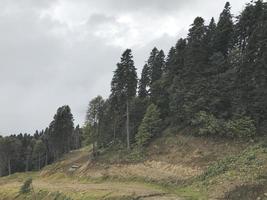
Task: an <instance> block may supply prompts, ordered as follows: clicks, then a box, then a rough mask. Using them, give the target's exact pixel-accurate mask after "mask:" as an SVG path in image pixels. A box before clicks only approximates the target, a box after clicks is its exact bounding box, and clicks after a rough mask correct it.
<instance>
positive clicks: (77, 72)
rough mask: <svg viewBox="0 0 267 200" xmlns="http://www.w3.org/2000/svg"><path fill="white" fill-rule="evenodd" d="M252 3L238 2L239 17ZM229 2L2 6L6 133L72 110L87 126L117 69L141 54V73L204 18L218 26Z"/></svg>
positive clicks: (68, 0) (1, 110) (38, 1)
mask: <svg viewBox="0 0 267 200" xmlns="http://www.w3.org/2000/svg"><path fill="white" fill-rule="evenodd" d="M246 2H248V1H247V0H232V2H231V4H232V12H233V13H235V14H238V13H239V11H241V10H242V8H243V7H244V5H245V3H246ZM224 4H225V0H216V1H215V0H205V1H203V0H0V93H1V94H0V133H1V134H14V133H20V132H23V133H24V132H27V133H33V132H34V131H35V130H36V129H43V128H45V127H46V126H47V125H48V124H49V123H50V121H51V120H52V118H53V115H54V113H55V112H56V109H57V108H58V107H59V106H62V105H66V104H68V105H70V107H71V109H72V112H73V114H74V117H75V123H80V124H82V123H83V120H84V115H85V111H86V107H87V104H88V102H89V100H90V99H91V98H93V97H95V96H96V95H98V94H101V95H102V96H104V97H106V96H107V95H108V94H109V88H110V81H111V78H112V73H113V70H114V69H115V68H116V63H117V62H118V61H119V59H120V55H121V53H122V52H123V50H124V49H126V48H132V49H133V55H134V58H135V63H136V67H137V68H138V69H139V71H140V69H141V67H142V66H143V64H144V62H145V60H146V59H147V57H148V55H149V52H150V50H151V49H152V48H153V47H154V46H157V47H158V48H160V49H164V50H165V51H166V52H167V51H168V49H169V48H170V47H171V46H172V45H174V44H175V42H176V40H177V39H178V38H179V37H185V36H186V34H187V30H188V28H189V25H190V24H191V23H192V21H193V19H194V18H195V17H196V16H202V17H204V18H205V19H206V20H207V21H208V20H209V19H210V18H211V17H212V16H214V17H216V18H218V15H219V13H220V12H221V10H222V8H223V6H224Z"/></svg>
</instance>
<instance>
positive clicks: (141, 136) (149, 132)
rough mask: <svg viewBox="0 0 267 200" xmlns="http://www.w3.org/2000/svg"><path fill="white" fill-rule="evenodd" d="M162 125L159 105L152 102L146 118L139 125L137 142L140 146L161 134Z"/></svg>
mask: <svg viewBox="0 0 267 200" xmlns="http://www.w3.org/2000/svg"><path fill="white" fill-rule="evenodd" d="M160 125H161V119H160V112H159V111H158V108H157V106H155V105H154V104H151V105H150V106H148V108H147V111H146V114H145V116H144V119H143V121H142V123H141V125H140V126H139V129H138V133H137V135H136V138H135V139H136V143H137V144H138V146H144V145H146V144H147V143H148V141H149V140H150V139H151V138H152V137H154V136H156V135H158V134H159V131H160Z"/></svg>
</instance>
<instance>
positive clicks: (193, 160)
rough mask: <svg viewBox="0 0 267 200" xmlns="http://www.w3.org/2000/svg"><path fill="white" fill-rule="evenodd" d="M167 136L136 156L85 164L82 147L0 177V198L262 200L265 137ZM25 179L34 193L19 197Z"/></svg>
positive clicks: (108, 155)
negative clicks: (51, 161)
mask: <svg viewBox="0 0 267 200" xmlns="http://www.w3.org/2000/svg"><path fill="white" fill-rule="evenodd" d="M167 132H171V131H170V130H169V131H166V133H165V134H164V136H163V137H161V138H159V139H156V140H154V141H153V142H152V143H151V144H150V145H149V147H148V148H147V151H146V154H145V155H142V156H137V155H138V153H136V154H131V155H128V156H126V155H127V152H125V151H123V150H121V151H120V150H118V149H116V150H115V149H109V150H107V151H104V152H102V153H101V154H100V156H99V158H98V159H97V160H95V161H90V159H89V158H90V153H91V149H90V148H89V147H87V148H83V149H81V150H77V151H73V152H71V153H69V154H67V155H65V156H64V158H63V159H62V160H61V161H59V162H57V163H55V164H52V165H50V166H47V167H46V168H44V169H43V170H42V171H41V172H40V173H38V172H34V173H21V174H14V175H12V176H10V177H4V178H1V179H0V186H1V187H0V199H1V200H11V199H12V200H13V199H17V200H23V199H34V198H35V197H36V199H38V200H39V199H40V200H41V199H49V200H50V199H77V200H78V199H88V200H90V199H114V200H115V199H116V200H117V199H145V200H150V199H151V200H152V199H159V200H160V199H233V200H234V199H244V200H246V199H267V197H266V195H267V194H266V193H267V186H266V184H265V183H266V181H267V179H266V178H267V145H266V139H265V138H261V137H259V138H255V139H254V140H250V141H240V140H238V141H235V140H229V139H228V140H227V139H218V138H217V139H216V138H204V137H203V138H199V137H194V136H189V135H188V134H187V135H185V134H183V133H179V134H176V135H172V134H168V133H167ZM27 177H32V178H33V187H34V191H35V193H33V192H32V193H31V194H28V195H19V193H18V192H19V188H20V187H21V185H22V184H23V182H24V181H25V179H26V178H27Z"/></svg>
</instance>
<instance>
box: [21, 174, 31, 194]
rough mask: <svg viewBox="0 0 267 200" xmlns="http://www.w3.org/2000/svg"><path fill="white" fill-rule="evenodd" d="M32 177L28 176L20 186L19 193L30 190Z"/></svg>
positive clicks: (25, 192)
mask: <svg viewBox="0 0 267 200" xmlns="http://www.w3.org/2000/svg"><path fill="white" fill-rule="evenodd" d="M31 185H32V178H28V179H27V180H26V181H25V182H24V183H23V185H22V186H21V188H20V194H27V193H29V192H30V191H31Z"/></svg>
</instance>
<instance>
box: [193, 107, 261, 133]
mask: <svg viewBox="0 0 267 200" xmlns="http://www.w3.org/2000/svg"><path fill="white" fill-rule="evenodd" d="M192 124H193V125H194V126H195V127H197V128H198V132H197V134H198V135H214V136H219V135H220V136H227V137H238V138H246V137H253V136H255V135H256V127H255V123H254V121H253V120H252V119H251V118H249V117H246V116H241V117H238V118H235V119H231V120H227V121H225V120H222V119H221V120H220V119H218V118H216V117H215V116H214V115H212V114H210V113H207V112H205V111H200V112H199V113H197V114H196V117H195V119H194V120H192Z"/></svg>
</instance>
